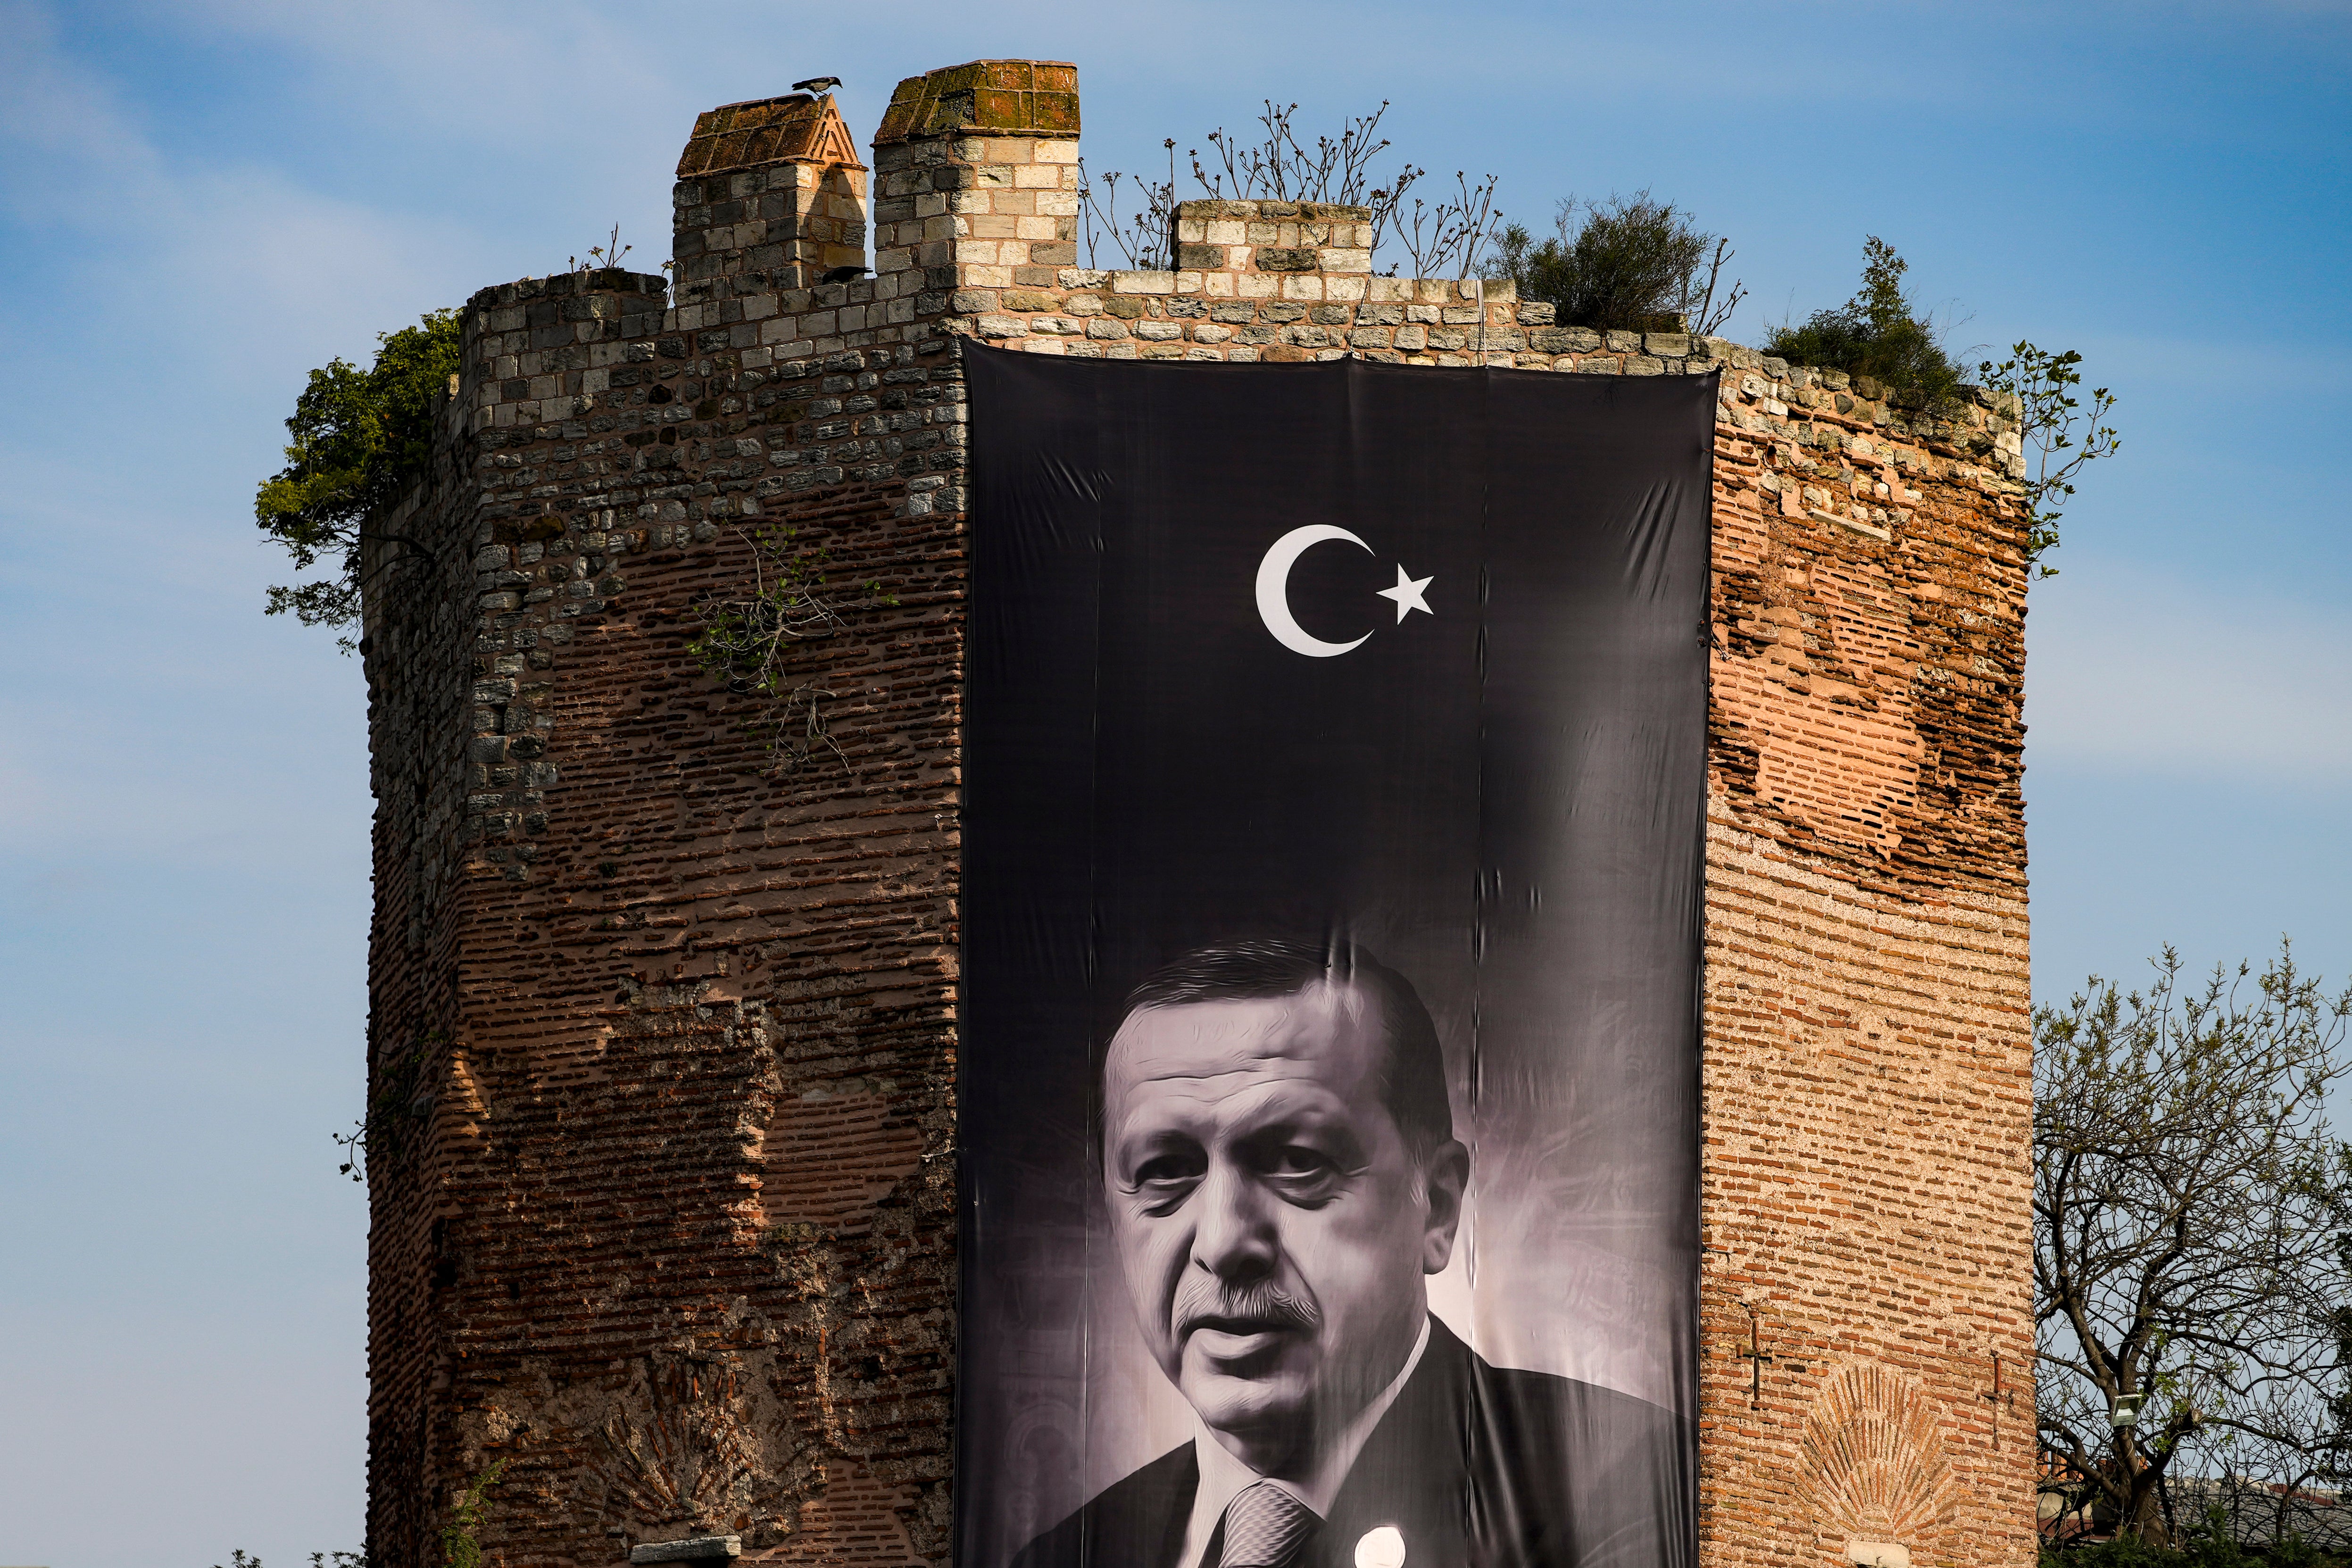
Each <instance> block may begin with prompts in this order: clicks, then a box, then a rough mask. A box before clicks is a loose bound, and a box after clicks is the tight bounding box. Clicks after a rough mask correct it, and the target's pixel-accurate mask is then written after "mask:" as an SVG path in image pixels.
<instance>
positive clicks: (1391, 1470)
mask: <svg viewBox="0 0 2352 1568" xmlns="http://www.w3.org/2000/svg"><path fill="white" fill-rule="evenodd" d="M1470 1371H1471V1368H1470V1351H1469V1347H1468V1346H1466V1345H1465V1344H1464V1343H1462V1342H1461V1341H1460V1340H1458V1339H1456V1338H1455V1337H1454V1335H1453V1333H1450V1332H1449V1331H1448V1330H1447V1329H1446V1327H1445V1325H1444V1323H1442V1322H1438V1321H1437V1320H1436V1319H1435V1318H1432V1319H1431V1320H1430V1323H1429V1344H1428V1346H1427V1348H1426V1349H1424V1350H1423V1352H1422V1356H1421V1364H1420V1365H1418V1366H1416V1367H1414V1368H1413V1369H1412V1376H1411V1377H1409V1378H1407V1379H1406V1380H1405V1385H1404V1387H1402V1389H1400V1390H1398V1392H1397V1397H1396V1403H1395V1404H1393V1405H1391V1406H1389V1409H1388V1414H1387V1415H1385V1416H1381V1423H1380V1425H1379V1426H1377V1427H1373V1428H1372V1435H1371V1437H1369V1438H1368V1439H1366V1441H1365V1443H1364V1447H1363V1451H1362V1452H1361V1453H1360V1454H1358V1455H1357V1456H1356V1463H1355V1465H1354V1467H1353V1468H1352V1469H1349V1472H1348V1479H1346V1480H1345V1481H1344V1482H1342V1483H1341V1484H1340V1487H1339V1496H1338V1497H1336V1498H1334V1499H1333V1500H1332V1502H1331V1514H1330V1517H1329V1518H1328V1519H1327V1520H1325V1521H1323V1528H1322V1529H1321V1530H1319V1531H1317V1532H1316V1535H1315V1537H1314V1539H1313V1540H1312V1541H1311V1542H1308V1545H1307V1552H1306V1554H1305V1557H1304V1558H1303V1559H1302V1568H1307V1564H1312V1565H1313V1568H1354V1565H1355V1561H1356V1548H1357V1545H1358V1544H1359V1543H1360V1542H1361V1541H1362V1540H1363V1538H1364V1537H1365V1536H1366V1535H1367V1534H1368V1533H1370V1531H1374V1530H1378V1529H1381V1528H1383V1527H1386V1528H1388V1529H1392V1530H1394V1531H1397V1532H1398V1534H1399V1535H1401V1536H1402V1538H1403V1541H1404V1549H1405V1558H1404V1562H1405V1568H1458V1565H1459V1564H1462V1563H1465V1562H1467V1561H1468V1556H1469V1550H1468V1536H1467V1527H1468V1520H1469V1490H1470V1489H1469V1471H1468V1468H1467V1466H1468V1452H1467V1437H1468V1434H1467V1431H1466V1429H1465V1414H1466V1412H1467V1411H1468V1410H1469V1408H1470V1397H1469V1385H1470Z"/></svg>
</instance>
